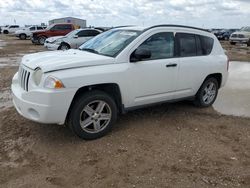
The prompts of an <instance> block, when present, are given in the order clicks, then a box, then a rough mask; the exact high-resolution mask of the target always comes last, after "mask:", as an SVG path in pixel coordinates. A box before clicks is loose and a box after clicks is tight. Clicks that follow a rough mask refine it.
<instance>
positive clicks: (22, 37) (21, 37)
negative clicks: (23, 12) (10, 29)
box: [19, 33, 27, 40]
mask: <svg viewBox="0 0 250 188" xmlns="http://www.w3.org/2000/svg"><path fill="white" fill-rule="evenodd" d="M19 38H20V39H21V40H25V39H26V38H27V35H26V34H24V33H22V34H20V35H19Z"/></svg>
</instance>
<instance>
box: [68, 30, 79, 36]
mask: <svg viewBox="0 0 250 188" xmlns="http://www.w3.org/2000/svg"><path fill="white" fill-rule="evenodd" d="M78 32H79V30H78V29H76V30H73V31H71V32H69V33H68V34H67V35H65V37H69V38H73V36H75V35H76V34H77V33H78Z"/></svg>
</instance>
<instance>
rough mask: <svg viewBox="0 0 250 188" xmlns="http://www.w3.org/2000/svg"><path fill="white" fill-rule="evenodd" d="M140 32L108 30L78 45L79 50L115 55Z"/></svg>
mask: <svg viewBox="0 0 250 188" xmlns="http://www.w3.org/2000/svg"><path fill="white" fill-rule="evenodd" d="M140 33H141V32H140V31H135V30H110V31H106V32H104V33H102V34H100V35H97V36H96V37H94V38H93V39H91V40H89V41H87V42H85V43H84V44H83V45H81V46H80V48H79V49H80V50H85V51H89V52H92V53H97V54H101V55H106V56H110V57H115V56H117V55H118V54H119V53H120V52H121V51H122V50H123V49H124V48H125V47H126V46H127V45H128V44H129V43H131V42H132V41H133V40H134V39H135V38H136V37H137V36H138V35H139V34H140Z"/></svg>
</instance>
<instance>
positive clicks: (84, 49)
mask: <svg viewBox="0 0 250 188" xmlns="http://www.w3.org/2000/svg"><path fill="white" fill-rule="evenodd" d="M80 50H83V51H88V52H92V53H95V54H99V52H98V51H96V50H94V49H91V48H80Z"/></svg>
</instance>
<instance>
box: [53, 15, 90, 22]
mask: <svg viewBox="0 0 250 188" xmlns="http://www.w3.org/2000/svg"><path fill="white" fill-rule="evenodd" d="M62 19H74V20H81V21H86V20H84V19H80V18H75V17H70V16H69V17H63V18H56V19H52V20H49V22H51V21H55V20H62Z"/></svg>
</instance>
